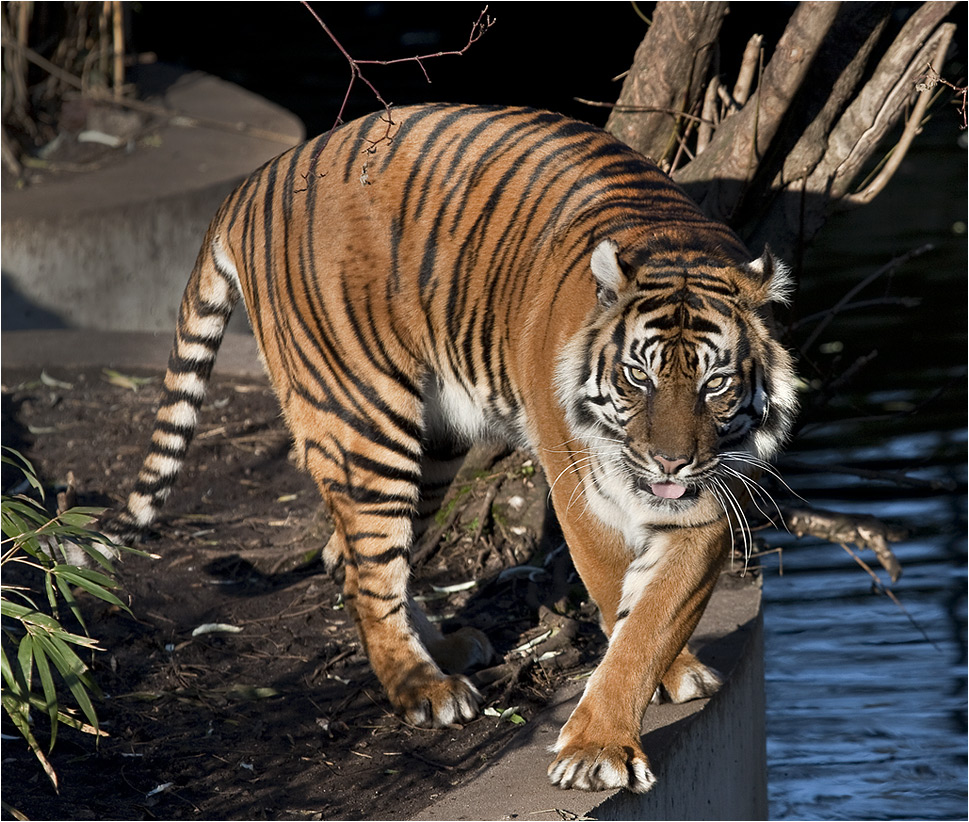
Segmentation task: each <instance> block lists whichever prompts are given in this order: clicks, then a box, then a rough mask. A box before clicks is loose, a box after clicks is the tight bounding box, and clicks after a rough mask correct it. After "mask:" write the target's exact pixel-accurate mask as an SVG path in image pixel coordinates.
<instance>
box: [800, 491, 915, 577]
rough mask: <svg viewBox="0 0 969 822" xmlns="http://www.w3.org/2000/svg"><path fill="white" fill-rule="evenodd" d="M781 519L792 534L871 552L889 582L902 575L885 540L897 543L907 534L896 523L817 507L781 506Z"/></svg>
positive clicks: (896, 559) (899, 566)
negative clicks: (886, 574)
mask: <svg viewBox="0 0 969 822" xmlns="http://www.w3.org/2000/svg"><path fill="white" fill-rule="evenodd" d="M782 513H783V515H784V522H785V523H786V524H787V528H788V530H789V531H790V532H791V533H792V534H794V536H796V537H798V538H801V537H804V536H812V537H817V538H818V539H823V540H826V541H828V542H833V543H835V544H836V545H846V544H851V545H857V546H858V547H859V548H865V549H867V550H869V551H874V552H875V556H876V557H878V561H879V562H880V563H881V565H882V567H883V568H884V569H885V570H886V571H887V572H888V576H889V578H890V579H891V580H892V582H897V581H898V579H899V577H900V576H901V575H902V566H901V564H900V563H899V561H898V558H897V557H896V556H895V554H894V552H893V551H892V549H891V548H889V547H888V543H889V542H900V541H901V540H903V539H905V538H906V537H908V531H907V530H906V529H904V528H901V527H899V526H896V525H890V524H888V523H884V522H882V521H881V520H879V519H876V518H875V517H871V516H868V515H866V514H841V513H838V512H835V511H824V510H822V509H820V508H793V507H787V506H785V507H784V508H783V509H782Z"/></svg>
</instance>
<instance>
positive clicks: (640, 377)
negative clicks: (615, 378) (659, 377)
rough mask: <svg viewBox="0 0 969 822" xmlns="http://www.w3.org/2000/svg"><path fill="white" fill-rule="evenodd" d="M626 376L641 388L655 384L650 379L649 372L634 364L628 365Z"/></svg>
mask: <svg viewBox="0 0 969 822" xmlns="http://www.w3.org/2000/svg"><path fill="white" fill-rule="evenodd" d="M626 377H627V378H628V379H629V381H630V382H631V383H632V384H633V385H635V386H637V387H639V388H649V387H650V386H651V385H652V384H653V383H652V381H651V380H650V379H649V374H647V373H646V372H645V371H643V369H642V368H636V366H634V365H627V366H626Z"/></svg>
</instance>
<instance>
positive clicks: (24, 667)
mask: <svg viewBox="0 0 969 822" xmlns="http://www.w3.org/2000/svg"><path fill="white" fill-rule="evenodd" d="M17 665H19V666H20V676H19V677H18V679H20V681H21V682H22V687H23V690H24V691H26V692H28V693H29V692H30V690H31V689H32V688H33V687H34V681H33V680H34V677H33V673H34V641H33V638H32V637H31V636H30V634H27V635H26V636H23V637H21V638H20V644H19V645H18V646H17Z"/></svg>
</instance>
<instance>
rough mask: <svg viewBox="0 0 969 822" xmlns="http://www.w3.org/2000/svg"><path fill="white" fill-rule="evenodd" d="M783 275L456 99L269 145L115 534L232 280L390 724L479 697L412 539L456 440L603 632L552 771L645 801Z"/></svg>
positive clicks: (781, 366)
mask: <svg viewBox="0 0 969 822" xmlns="http://www.w3.org/2000/svg"><path fill="white" fill-rule="evenodd" d="M590 269H591V271H590ZM781 279H782V278H781V275H779V274H777V272H776V270H775V267H774V264H773V260H772V258H770V256H769V254H765V256H764V257H763V258H762V259H761V260H759V261H753V262H752V261H751V260H750V255H749V254H748V252H747V251H746V249H744V247H743V245H742V244H741V243H740V241H739V240H738V239H737V238H736V237H735V236H734V235H733V234H732V232H730V230H729V229H727V228H726V227H725V226H723V225H721V224H719V223H715V222H712V221H710V220H708V219H706V218H705V217H703V215H702V214H700V212H699V211H698V210H697V209H696V207H695V206H694V205H693V204H692V203H691V202H690V201H689V200H688V198H686V196H685V195H684V194H682V192H680V191H679V189H677V188H676V187H675V186H673V185H672V183H671V182H670V181H669V179H668V178H667V177H666V176H665V175H663V174H662V172H660V171H659V170H658V169H657V168H656V167H655V166H653V165H652V164H651V163H649V162H648V161H646V160H645V159H644V158H642V157H641V156H639V155H637V154H636V153H635V152H633V151H631V150H630V149H628V148H627V147H625V146H624V145H622V144H620V143H619V142H617V141H615V140H614V139H613V138H611V137H610V136H608V135H607V134H605V133H604V132H602V131H600V130H599V129H596V128H594V127H592V126H588V125H586V124H583V123H579V122H576V121H574V120H570V119H568V118H565V117H562V116H561V115H557V114H551V113H548V112H540V111H534V110H530V109H517V108H502V107H482V106H452V105H433V106H425V107H413V108H405V109H398V110H394V112H393V123H390V122H389V121H388V118H387V114H386V113H381V114H375V115H372V116H370V117H367V118H363V119H362V120H358V121H355V122H353V123H350V124H347V125H345V126H342V127H341V128H339V129H336V130H335V131H334V132H333V133H332V134H330V135H329V136H323V137H320V138H317V139H316V140H311V141H309V142H307V143H305V144H303V145H301V146H298V147H296V148H294V149H292V150H291V151H289V152H287V153H286V154H284V155H282V156H280V157H279V158H277V159H276V160H273V161H271V162H270V163H268V164H267V165H266V166H264V167H263V168H262V169H260V170H259V171H258V172H256V173H255V174H253V175H252V176H251V177H250V178H249V179H248V180H246V181H245V182H244V183H243V184H242V185H241V186H240V187H239V188H238V189H237V190H236V192H234V193H233V195H231V196H230V197H229V198H228V200H227V201H226V202H225V203H224V205H223V206H222V208H221V209H220V211H219V214H218V215H217V216H216V218H215V220H214V221H213V223H212V225H211V226H210V229H209V232H208V234H207V236H206V239H205V243H204V245H203V248H202V251H201V252H200V255H199V260H198V262H197V264H196V268H195V271H194V272H193V275H192V278H191V280H190V282H189V285H188V288H187V290H186V296H185V298H184V299H183V303H182V308H181V312H180V318H179V328H178V331H177V334H176V341H175V346H174V349H173V355H172V359H171V361H170V364H169V371H168V374H167V375H166V388H167V390H168V394H167V395H166V398H165V400H164V401H163V404H162V407H161V409H160V411H159V417H158V424H157V425H156V430H155V433H154V435H153V442H152V449H151V452H150V453H149V456H148V458H147V459H146V463H145V467H144V468H143V470H142V473H141V475H140V476H139V483H138V486H137V488H136V490H135V493H134V494H132V496H131V498H130V499H129V503H128V506H127V509H126V512H125V513H124V514H123V515H122V517H121V520H122V522H123V523H124V524H125V525H126V526H127V528H128V530H129V531H131V532H135V531H140V530H143V529H144V528H145V527H147V525H148V524H150V522H151V521H152V520H153V519H154V517H155V516H156V515H157V511H158V508H159V506H160V505H161V503H162V501H163V500H164V497H165V495H166V494H167V493H168V490H169V489H170V487H171V485H172V484H173V483H174V478H175V475H176V473H177V470H178V467H179V465H180V463H181V460H182V459H184V456H185V452H186V450H187V448H188V443H189V441H190V439H191V433H192V431H193V430H194V425H195V420H196V416H197V411H198V407H199V405H200V403H201V396H202V392H203V391H204V384H205V381H206V380H207V377H208V373H209V369H210V368H211V363H212V361H213V360H214V357H215V354H216V351H217V348H218V343H219V340H220V339H221V334H222V331H223V330H224V326H225V321H226V319H227V317H228V315H229V312H230V311H231V308H232V305H233V304H234V302H235V300H236V299H237V298H238V297H239V296H240V295H241V298H242V300H243V302H244V304H245V306H246V309H247V311H248V313H249V318H250V321H251V324H252V326H253V330H254V332H255V335H256V338H257V340H258V342H259V346H260V350H261V352H262V355H263V358H264V360H265V364H266V367H267V371H268V373H269V376H270V379H271V380H272V383H273V385H274V388H275V390H276V393H277V395H278V397H279V400H280V404H281V406H282V409H283V412H284V414H285V417H286V420H287V423H288V425H289V428H290V430H291V431H292V434H293V437H294V442H295V450H296V453H297V455H298V458H299V461H300V462H301V464H302V465H303V467H305V468H306V469H307V470H308V471H309V472H310V473H311V475H312V476H313V477H314V479H315V480H316V482H317V484H318V486H319V488H320V492H321V494H322V496H323V498H324V499H325V500H326V502H327V505H328V508H329V510H330V513H331V514H332V516H333V519H334V523H335V532H334V535H333V538H332V539H331V541H330V543H329V544H328V546H327V548H326V549H325V554H326V556H327V557H328V559H329V560H330V561H336V560H338V559H342V560H343V561H344V563H345V567H346V578H345V598H346V600H347V602H348V604H349V605H350V607H351V609H352V611H353V613H354V616H355V619H356V621H357V625H358V628H359V630H360V634H361V637H362V639H363V642H364V645H365V647H366V649H367V653H368V656H369V658H370V661H371V664H372V666H373V668H374V670H375V672H376V674H377V676H378V677H379V678H380V680H381V682H382V684H383V685H384V687H385V688H386V690H387V693H388V695H389V697H390V699H391V701H392V702H393V703H394V705H395V706H396V707H397V709H398V710H399V711H400V712H401V713H402V714H403V715H404V717H405V719H407V720H408V721H410V722H412V723H414V724H419V725H445V724H449V723H451V722H454V721H463V720H468V719H471V718H472V717H473V716H474V715H475V713H476V709H477V703H478V701H479V699H480V695H479V694H478V693H477V691H476V690H475V689H474V687H473V686H472V685H471V683H470V682H469V681H468V680H467V679H465V678H464V677H463V676H460V671H461V670H463V669H464V668H466V667H468V666H469V665H473V664H475V663H483V662H486V661H487V660H488V658H489V657H490V655H491V648H490V645H488V642H487V639H486V638H485V637H484V636H483V635H481V634H480V633H478V632H476V631H473V630H471V629H467V630H465V631H463V632H458V634H456V635H451V636H449V637H442V636H441V635H440V633H439V632H438V631H437V629H436V628H434V626H432V625H430V623H428V622H427V620H426V619H425V618H424V617H423V616H422V614H421V612H420V609H419V608H418V607H417V606H416V605H415V604H414V603H413V602H412V601H411V600H410V598H409V596H408V592H407V581H408V553H409V549H410V546H411V545H412V544H413V542H414V539H415V538H416V536H418V535H419V534H420V532H421V531H422V530H423V528H424V527H425V526H426V524H427V521H428V519H429V517H431V516H432V515H433V513H434V511H435V510H436V507H437V505H438V503H439V502H440V500H441V498H442V497H443V494H444V492H445V491H446V489H447V486H448V484H449V483H450V480H451V479H452V478H453V476H454V473H455V472H456V470H457V468H458V466H459V465H460V462H461V459H462V458H463V456H464V454H465V453H466V451H467V449H468V448H469V446H470V445H471V443H472V442H473V441H474V440H475V439H478V438H481V437H498V438H503V439H505V440H507V441H509V442H511V443H513V444H514V445H516V446H519V447H524V448H527V449H529V450H531V451H532V452H533V453H535V454H536V456H537V457H538V458H539V460H540V461H541V463H542V465H543V468H544V469H545V471H546V474H547V475H548V477H549V480H550V482H552V483H553V504H554V505H555V508H556V512H557V514H558V516H559V519H560V522H561V524H562V527H563V531H564V533H565V535H566V538H567V541H568V543H569V546H570V550H571V552H572V555H573V559H574V560H575V564H576V567H577V569H578V570H579V572H580V574H581V576H582V578H583V580H584V582H585V584H586V586H587V587H588V589H589V592H590V594H591V595H592V596H593V598H594V599H595V600H596V602H597V603H598V605H599V607H600V609H601V611H602V615H603V623H604V627H605V629H606V630H607V632H608V633H610V635H611V644H610V650H609V652H608V653H607V655H606V658H605V660H604V661H603V664H602V665H601V666H600V668H599V669H598V670H597V672H596V675H595V676H594V677H593V680H592V681H591V682H590V686H589V688H588V689H587V691H586V695H585V697H584V698H583V700H582V702H581V703H580V705H579V707H578V708H577V709H576V713H575V714H574V715H573V717H572V719H570V721H569V723H568V724H567V725H566V727H565V728H564V729H563V732H562V736H561V737H560V740H559V745H558V751H559V756H558V758H557V759H556V762H555V763H553V766H552V768H551V769H550V775H551V776H552V779H553V781H555V782H556V783H558V784H561V785H562V786H564V787H580V788H589V789H598V788H603V787H614V786H627V787H630V788H631V789H633V790H646V789H648V787H649V786H650V785H651V784H652V776H651V774H650V773H649V768H648V764H647V763H646V760H645V757H644V756H643V754H642V751H641V750H640V748H639V741H638V727H639V722H640V720H641V716H642V712H643V710H645V706H646V703H647V702H648V701H649V698H650V697H651V696H652V695H653V692H654V691H656V689H657V688H658V687H660V685H661V684H662V686H663V688H664V689H665V691H666V692H667V693H668V694H669V695H670V696H671V698H675V699H684V698H692V697H694V696H700V695H705V694H706V693H708V692H709V691H710V690H711V689H713V688H714V687H715V686H716V682H717V680H716V677H715V676H713V674H711V673H710V672H709V671H708V670H706V669H705V668H704V667H703V666H701V665H700V664H699V663H698V662H697V661H696V660H695V659H694V658H693V657H692V656H691V655H690V654H689V652H688V651H686V650H685V648H684V645H685V643H686V640H687V638H688V636H689V633H690V632H691V631H692V629H693V626H694V625H695V624H696V621H697V619H698V618H699V614H700V613H701V612H702V609H703V607H704V606H705V603H706V599H707V598H708V596H709V593H710V591H711V590H712V586H713V582H714V581H715V578H716V574H717V572H718V570H719V567H720V563H721V562H722V560H723V556H724V554H725V551H726V546H727V544H728V537H727V533H728V531H729V522H728V520H729V516H730V505H731V504H733V503H732V502H730V500H731V499H734V498H735V496H736V494H735V492H733V491H730V490H729V488H728V482H734V483H735V482H737V481H740V482H741V483H743V480H738V479H737V478H736V477H733V476H729V477H728V476H727V475H726V474H725V473H724V471H723V470H721V468H720V466H721V463H723V462H724V458H723V456H722V454H721V451H723V450H724V448H725V447H726V445H728V444H729V445H730V447H731V448H736V449H737V451H736V453H737V454H741V453H748V452H749V457H750V460H749V461H748V462H747V463H746V464H747V465H749V464H750V461H752V460H762V459H765V458H767V457H769V456H770V455H771V453H772V452H773V450H775V449H776V447H777V445H778V444H779V443H780V441H781V440H782V439H783V437H784V435H785V433H786V428H787V426H788V425H789V423H790V416H791V414H792V413H793V404H794V403H793V394H792V392H791V389H790V385H789V382H790V362H789V358H787V355H786V352H784V351H783V349H781V348H780V346H778V345H777V344H776V342H775V341H774V340H773V339H772V337H771V335H770V329H769V325H768V323H767V320H766V318H765V315H764V310H765V307H766V304H767V303H768V302H769V301H770V300H772V299H776V298H778V297H779V296H780V295H781V292H782V290H783V283H782V282H781V281H780V280H781ZM723 349H726V351H725V353H724V351H723ZM728 361H729V362H728ZM638 375H642V379H640V377H639V376H638ZM721 383H722V384H723V387H721ZM714 385H715V386H716V388H715V389H712V388H711V386H714ZM663 409H666V410H663ZM670 409H677V410H675V411H674V410H670ZM657 414H658V415H659V416H658V417H657V418H655V419H654V417H655V415H657ZM687 417H692V418H693V420H695V421H696V422H695V423H694V422H692V421H690V420H689V419H686V418H687ZM644 419H646V420H652V422H651V424H649V425H646V426H642V425H641V421H642V420H644ZM652 423H655V424H652ZM637 426H639V427H637ZM701 429H702V430H701ZM758 437H759V438H760V439H759V440H758V439H757V438H758ZM651 443H656V445H655V447H654V446H653V445H651ZM660 443H661V444H662V447H661V448H660V445H659V444H660ZM673 451H676V453H672V452H673ZM681 452H682V453H681ZM729 453H731V454H733V453H734V451H730V452H729ZM731 459H734V460H735V463H736V464H735V467H734V468H733V470H734V473H738V468H737V466H741V467H740V468H739V473H740V474H743V473H744V472H745V471H746V470H747V469H746V468H743V467H742V464H744V460H743V459H741V458H740V457H739V456H737V457H731ZM724 464H725V463H724ZM718 472H719V473H718ZM724 489H727V490H724ZM724 494H727V495H728V496H729V495H731V494H733V496H732V497H730V498H729V499H728V500H727V501H726V502H725V500H724ZM577 497H579V498H582V499H583V500H584V503H585V504H581V505H574V503H575V500H576V498H577ZM683 564H685V565H687V566H688V568H689V570H688V572H683V571H682V570H678V571H677V572H676V573H671V572H670V571H671V569H673V567H674V565H676V566H677V567H679V566H681V565H683ZM633 623H639V624H640V627H638V628H630V627H627V626H629V625H631V624H633ZM620 640H621V641H620ZM630 667H631V668H633V669H635V670H636V671H637V674H636V676H635V677H633V681H634V684H632V685H630V676H629V674H628V670H629V668H630ZM442 669H443V670H442ZM644 699H645V701H644Z"/></svg>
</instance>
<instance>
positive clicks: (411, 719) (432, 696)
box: [391, 676, 482, 728]
mask: <svg viewBox="0 0 969 822" xmlns="http://www.w3.org/2000/svg"><path fill="white" fill-rule="evenodd" d="M481 699H482V697H481V694H480V693H479V692H478V689H477V688H475V687H474V685H472V684H471V683H470V682H469V681H468V680H467V679H465V677H463V676H437V677H428V678H427V679H426V680H424V682H422V683H421V684H420V685H411V686H410V687H404V688H400V689H398V691H397V693H395V694H392V695H391V701H392V702H393V703H394V705H395V706H396V707H397V710H398V712H399V713H400V715H401V716H402V717H403V719H404V721H405V722H407V723H408V724H410V725H416V726H417V727H419V728H443V727H444V726H446V725H453V724H455V723H460V722H470V721H471V720H472V719H474V718H475V717H476V716H477V715H478V706H479V705H480V704H481Z"/></svg>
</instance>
